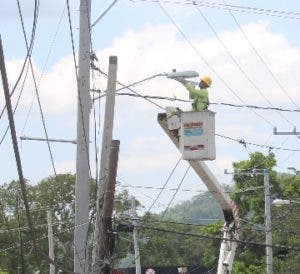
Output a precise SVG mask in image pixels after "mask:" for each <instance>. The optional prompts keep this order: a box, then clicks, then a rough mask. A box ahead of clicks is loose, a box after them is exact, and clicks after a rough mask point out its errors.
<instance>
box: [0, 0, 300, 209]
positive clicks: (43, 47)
mask: <svg viewBox="0 0 300 274" xmlns="http://www.w3.org/2000/svg"><path fill="white" fill-rule="evenodd" d="M31 2H33V1H31ZM70 2H71V3H70V4H71V10H70V13H71V19H72V28H73V33H74V43H75V50H76V54H77V51H78V32H79V17H78V16H79V1H70ZM187 2H188V1H187ZM187 2H186V1H173V0H171V1H168V3H166V2H164V1H161V2H160V5H161V6H159V4H158V3H153V2H151V1H139V0H138V1H126V0H119V1H118V2H117V3H116V4H115V5H114V6H113V7H112V8H111V9H110V10H109V12H108V13H107V14H106V15H105V16H104V17H103V18H102V19H101V20H100V21H99V22H98V23H97V24H96V25H95V26H94V27H93V28H92V48H93V51H94V52H95V54H96V55H97V57H98V60H99V62H98V63H96V64H97V65H98V66H99V67H100V69H101V70H103V71H107V69H108V58H109V56H111V55H117V56H118V80H119V81H120V82H121V83H123V84H126V85H127V84H131V83H133V82H135V81H139V80H142V79H144V78H147V77H149V76H152V75H155V74H158V73H163V72H169V71H171V70H172V69H177V70H178V71H180V70H196V71H198V72H199V75H200V76H204V75H210V76H211V78H212V79H213V84H212V87H211V89H210V91H209V96H210V101H211V102H215V103H231V104H247V105H258V106H264V107H270V106H273V107H279V108H285V109H298V110H299V105H300V93H299V92H298V88H299V86H300V78H299V76H298V74H299V72H298V71H299V69H298V68H299V66H300V57H299V56H300V41H299V37H300V35H299V34H300V33H299V32H300V30H299V27H298V25H299V23H300V15H299V16H298V17H297V14H296V13H297V12H298V11H300V3H298V1H291V0H290V1H279V0H274V1H272V2H271V1H262V0H261V1H253V0H252V1H233V0H227V1H226V2H227V4H228V5H232V6H243V7H247V9H243V11H244V12H241V9H240V8H239V10H235V11H232V14H233V15H234V17H233V16H232V15H231V14H230V13H229V11H228V10H227V9H226V8H224V5H223V4H224V1H222V0H214V1H198V2H197V3H198V5H197V6H195V5H190V4H184V3H187ZM111 3H112V1H92V15H91V22H95V20H96V19H97V18H98V17H99V16H100V15H101V14H102V12H103V11H104V10H105V9H106V8H107V7H108V6H109V5H110V4H111ZM190 3H191V2H190ZM33 4H34V3H28V1H25V0H22V1H20V6H21V9H22V14H23V17H24V24H25V28H26V32H27V35H28V36H30V32H31V25H32V20H33V8H34V6H33ZM203 5H204V6H203ZM208 6H210V7H208ZM17 7H18V6H17V1H9V0H4V1H2V4H1V9H0V18H1V24H0V34H1V37H2V42H3V46H4V53H5V61H6V67H7V76H8V79H9V86H10V88H12V87H13V85H14V83H15V81H16V79H17V77H18V75H19V73H20V70H21V67H22V64H23V62H24V58H25V56H26V46H25V43H24V37H23V33H22V28H21V23H20V17H19V14H18V8H17ZM236 9H238V8H236ZM258 9H262V10H260V12H259V13H264V12H262V11H263V10H273V12H272V13H271V14H269V15H266V14H255V13H254V12H258ZM245 10H246V11H247V12H245ZM280 11H285V13H280ZM291 12H293V14H292V13H291ZM277 15H280V16H281V17H278V16H277ZM288 17H289V18H288ZM245 36H246V37H245ZM32 62H33V67H34V72H35V76H36V79H37V84H38V90H39V94H40V99H41V105H42V108H43V112H44V116H45V121H46V126H47V130H48V134H49V137H50V138H58V139H70V140H75V139H76V117H77V115H76V111H77V90H76V79H75V69H74V62H73V56H72V48H71V39H70V30H69V24H68V17H67V9H66V5H65V1H59V0H52V1H49V0H40V11H39V15H38V21H37V27H36V36H35V43H34V48H33V53H32ZM270 72H271V73H272V74H271V73H270ZM274 78H275V79H276V80H274ZM22 80H23V78H22ZM21 82H22V81H21ZM278 83H279V84H278ZM91 84H92V88H96V89H100V90H102V91H103V90H105V89H106V79H105V77H103V76H102V75H99V74H97V73H96V72H95V75H94V77H93V78H92V79H91ZM133 89H134V90H135V91H137V92H139V93H141V94H143V95H152V96H167V97H174V96H175V97H177V98H181V99H188V93H187V91H186V90H185V88H184V87H183V86H182V85H180V84H179V83H177V82H175V81H173V80H170V79H167V78H166V77H156V78H154V79H152V80H150V81H147V82H145V83H143V84H142V85H138V86H135V87H133ZM20 90H21V84H20V85H19V86H18V88H17V90H16V94H19V92H20ZM0 91H1V92H0V106H1V109H2V107H3V106H4V96H3V89H2V85H1V87H0ZM124 92H130V91H128V90H127V91H124ZM16 100H17V95H14V96H13V97H12V102H13V105H15V104H16ZM156 103H158V104H159V105H160V106H161V107H166V106H177V107H180V108H181V109H183V110H190V108H191V106H190V103H183V102H169V101H156ZM104 106H105V98H102V99H101V100H100V102H99V100H97V101H96V102H95V104H94V107H95V108H94V109H95V113H96V123H97V124H98V123H99V122H100V128H101V127H102V125H103V119H104ZM210 109H211V110H212V111H215V112H216V133H218V134H221V135H225V136H229V137H232V138H234V139H238V140H240V139H243V140H245V141H247V142H251V143H255V144H261V145H266V146H271V147H282V148H288V149H294V150H295V149H296V150H297V149H300V143H299V141H300V140H299V139H298V138H297V137H296V136H279V135H276V136H275V135H273V127H274V126H276V127H277V129H278V131H286V132H290V131H292V130H293V127H294V126H295V127H296V128H297V129H299V125H298V121H299V119H297V118H298V116H299V114H298V113H296V112H294V113H291V112H279V111H274V110H268V111H266V110H257V109H255V110H250V109H247V108H233V107H228V106H221V105H214V104H211V105H210ZM93 111H94V110H93V109H92V110H91V126H90V127H91V132H90V136H91V146H90V154H91V159H90V164H91V169H92V174H95V170H96V163H95V162H96V161H95V140H94V124H95V119H94V115H93ZM160 112H162V110H161V109H160V108H158V107H157V106H155V105H153V104H151V103H149V102H147V101H145V100H144V99H141V98H134V97H129V96H117V98H116V106H115V120H114V134H113V136H114V139H119V140H120V143H121V144H120V156H119V165H118V178H117V179H118V181H119V183H118V186H117V190H118V191H121V190H122V189H128V190H129V192H130V194H132V195H134V196H136V198H137V199H139V200H140V201H142V203H143V204H144V205H145V207H146V208H147V206H148V207H149V206H150V205H151V203H152V202H153V199H155V197H156V196H157V194H158V193H159V190H158V189H147V188H145V187H153V188H160V187H162V186H163V185H164V183H165V182H166V180H167V178H168V176H169V174H170V172H171V171H172V169H173V168H174V166H175V164H176V163H177V161H178V159H179V158H180V153H179V151H178V150H177V149H176V148H175V147H174V145H173V144H172V143H171V141H170V140H169V139H168V137H167V136H166V135H165V133H164V132H163V130H162V129H161V128H160V126H159V125H158V123H157V120H156V119H157V114H158V113H160ZM15 121H16V128H17V135H18V137H20V136H30V137H41V138H44V137H45V135H44V131H43V127H42V123H41V116H40V113H39V108H38V104H37V99H36V97H35V92H34V85H33V79H32V76H31V74H30V72H29V73H28V77H27V79H26V81H25V84H24V90H23V93H22V96H21V99H20V104H19V107H18V109H17V111H16V113H15ZM7 125H8V121H7V116H6V114H5V115H4V116H3V117H2V118H1V119H0V137H2V136H3V133H4V132H5V130H6V127H7ZM101 130H102V129H97V136H98V137H97V139H96V145H97V146H98V147H101ZM298 131H299V130H298ZM19 145H20V151H21V157H22V164H23V168H24V174H25V177H26V178H27V179H28V180H29V182H31V183H32V184H36V183H37V182H39V181H40V180H41V179H43V178H45V177H48V176H50V175H53V169H52V167H51V162H50V157H49V152H48V148H47V145H46V143H45V142H35V141H20V140H19ZM51 149H52V152H53V157H54V161H55V167H56V169H57V171H58V172H59V173H64V172H71V173H75V159H76V155H75V146H74V145H73V144H61V143H52V144H51ZM254 151H261V152H263V153H268V148H260V147H255V146H252V145H247V146H246V147H244V146H243V145H241V144H240V143H237V142H234V141H230V140H226V139H223V138H220V137H216V154H217V157H216V160H214V161H209V162H207V165H208V166H209V167H210V168H211V170H212V171H213V173H214V174H215V176H216V177H217V178H218V180H219V182H220V183H222V184H223V183H226V184H232V176H231V175H225V174H224V169H228V170H232V162H234V161H241V160H245V159H247V158H248V157H249V153H251V152H254ZM273 152H274V153H275V155H276V159H277V166H276V170H278V171H279V172H284V171H287V168H288V167H291V166H292V167H295V168H296V169H299V152H295V151H286V150H273ZM0 165H1V177H0V184H3V183H5V182H10V181H11V180H13V179H17V171H16V164H15V160H14V155H13V150H12V145H11V138H10V135H9V134H8V135H7V136H6V138H5V140H4V141H3V143H2V144H1V145H0ZM186 168H187V163H186V162H184V161H181V162H180V164H179V166H178V168H177V169H176V171H175V173H174V174H173V176H172V177H171V179H170V180H169V183H168V185H167V187H166V188H167V190H165V191H164V192H163V193H162V195H161V198H160V199H159V200H158V202H157V203H156V204H155V206H154V208H153V210H155V211H159V210H161V209H162V208H164V207H165V206H166V205H167V204H168V202H169V201H170V199H171V197H172V195H173V193H174V191H172V190H168V189H174V188H177V186H178V184H179V183H180V181H181V180H182V177H183V175H184V173H185V170H186ZM131 186H133V187H131ZM137 187H138V188H137ZM181 189H183V190H190V191H182V190H179V192H178V194H177V195H176V198H175V200H174V203H178V202H180V201H184V200H187V199H190V198H191V197H192V196H193V195H196V194H197V193H199V191H203V190H206V186H205V184H204V183H203V182H201V180H200V179H199V178H198V177H197V176H196V175H195V174H194V173H193V171H189V173H188V174H187V176H186V178H185V179H184V181H183V183H182V186H181Z"/></svg>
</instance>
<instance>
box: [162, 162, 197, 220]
mask: <svg viewBox="0 0 300 274" xmlns="http://www.w3.org/2000/svg"><path fill="white" fill-rule="evenodd" d="M190 168H191V166H190V165H188V167H187V169H186V171H185V173H184V175H183V177H182V178H181V180H180V183H179V184H178V186H177V188H176V190H175V192H174V194H173V196H172V198H171V200H170V202H169V203H168V205H167V208H166V209H165V210H164V212H163V213H162V215H161V220H163V218H164V217H165V216H166V214H167V212H168V210H169V208H170V206H171V204H172V203H173V201H174V199H175V197H176V195H177V193H178V191H179V189H180V187H181V185H182V183H183V181H184V179H185V177H186V175H187V174H188V172H189V170H190Z"/></svg>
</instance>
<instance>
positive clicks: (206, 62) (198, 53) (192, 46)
mask: <svg viewBox="0 0 300 274" xmlns="http://www.w3.org/2000/svg"><path fill="white" fill-rule="evenodd" d="M157 4H158V5H159V7H160V8H161V10H162V11H163V13H164V14H165V15H166V16H167V17H168V18H169V20H170V22H171V23H172V24H173V25H174V27H175V28H176V29H177V31H178V32H179V33H180V34H181V35H182V37H183V38H184V39H185V40H186V41H187V43H188V44H189V45H190V47H191V48H192V49H193V50H194V51H195V53H196V54H197V55H198V56H199V57H200V59H201V60H202V61H203V62H204V63H205V64H206V65H207V66H208V67H209V68H210V70H211V71H212V72H213V73H214V74H215V75H216V76H217V77H218V78H219V79H220V80H221V81H222V82H223V84H224V85H225V86H226V87H227V88H228V90H229V91H230V92H231V93H232V94H234V96H235V97H237V98H238V99H239V100H240V101H241V102H242V103H244V104H245V102H244V100H243V99H242V98H241V97H240V96H239V95H238V94H237V93H236V92H235V91H234V90H233V89H232V88H231V86H230V85H229V84H228V83H227V82H226V81H225V80H224V79H223V78H222V77H221V75H220V74H219V73H218V72H217V71H216V70H215V69H214V68H213V67H212V66H211V65H210V64H209V62H208V61H207V60H206V59H205V58H204V57H203V56H202V55H201V54H200V52H199V51H198V50H197V48H196V47H195V46H194V45H193V43H192V42H191V41H190V40H189V38H188V37H187V36H186V34H185V33H184V32H183V31H182V30H181V29H180V28H179V27H178V25H177V24H176V22H175V21H174V19H173V18H172V17H171V16H170V15H169V13H168V12H167V11H166V9H165V8H164V7H163V6H162V5H161V3H160V2H157ZM250 110H251V111H252V112H253V113H254V114H255V115H256V116H258V117H260V118H261V119H262V120H264V121H265V122H266V123H268V124H269V125H271V126H272V127H274V125H273V124H272V123H271V122H270V121H268V120H267V119H266V118H265V117H263V116H262V115H260V114H259V113H257V112H256V111H254V110H253V109H250Z"/></svg>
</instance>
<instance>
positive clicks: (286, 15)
mask: <svg viewBox="0 0 300 274" xmlns="http://www.w3.org/2000/svg"><path fill="white" fill-rule="evenodd" d="M139 1H140V2H152V3H157V2H158V0H139ZM160 2H163V3H166V4H179V5H197V6H201V7H206V8H212V9H217V10H226V11H228V9H230V10H231V11H236V12H241V13H246V14H259V15H266V16H271V17H278V18H282V19H296V20H299V19H300V17H299V15H300V12H292V11H284V10H276V9H264V8H257V7H249V6H248V7H247V6H241V5H239V6H237V5H224V4H222V3H216V2H209V1H193V0H185V1H180V0H173V1H171V0H162V1H160Z"/></svg>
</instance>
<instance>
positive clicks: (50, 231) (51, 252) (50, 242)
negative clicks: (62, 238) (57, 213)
mask: <svg viewBox="0 0 300 274" xmlns="http://www.w3.org/2000/svg"><path fill="white" fill-rule="evenodd" d="M47 224H48V246H49V258H50V259H52V260H54V247H53V229H52V215H51V211H50V210H47ZM49 274H55V266H54V264H52V263H50V269H49Z"/></svg>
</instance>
